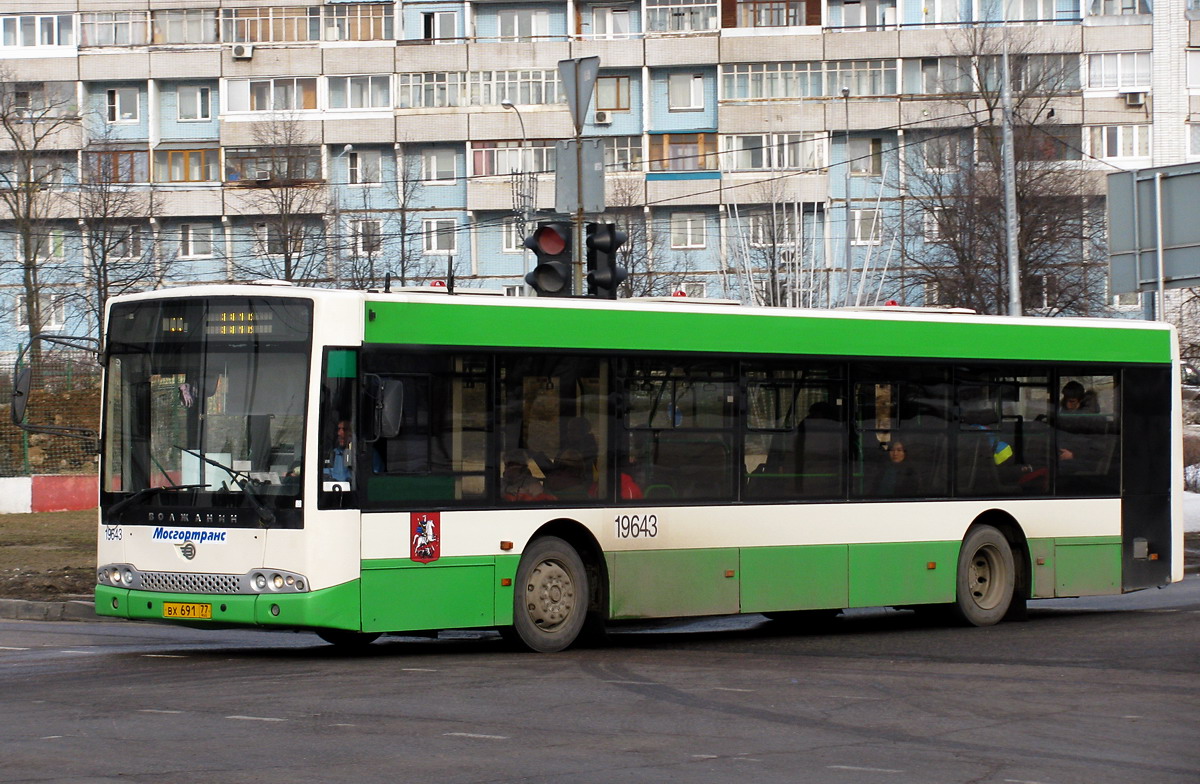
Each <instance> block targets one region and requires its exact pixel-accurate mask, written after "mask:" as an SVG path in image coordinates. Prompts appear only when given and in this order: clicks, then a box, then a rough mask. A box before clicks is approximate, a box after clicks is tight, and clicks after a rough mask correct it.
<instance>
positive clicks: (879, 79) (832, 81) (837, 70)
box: [825, 60, 896, 98]
mask: <svg viewBox="0 0 1200 784" xmlns="http://www.w3.org/2000/svg"><path fill="white" fill-rule="evenodd" d="M825 72H826V74H827V77H826V82H825V85H826V89H827V90H829V92H830V94H831V95H841V91H842V88H843V87H848V88H850V95H851V96H853V97H855V98H861V97H863V96H873V95H895V94H896V61H895V60H834V61H831V62H828V63H826V64H825Z"/></svg>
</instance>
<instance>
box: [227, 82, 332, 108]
mask: <svg viewBox="0 0 1200 784" xmlns="http://www.w3.org/2000/svg"><path fill="white" fill-rule="evenodd" d="M227 92H228V93H229V97H228V99H227V100H228V107H229V111H231V112H278V111H300V110H304V109H316V108H317V80H316V78H315V77H307V76H306V77H299V78H290V77H289V78H286V79H236V80H233V81H230V82H229V84H228V89H227Z"/></svg>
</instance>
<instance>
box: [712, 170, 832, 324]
mask: <svg viewBox="0 0 1200 784" xmlns="http://www.w3.org/2000/svg"><path fill="white" fill-rule="evenodd" d="M751 198H752V203H751V204H750V205H749V206H735V207H732V208H731V210H730V213H731V217H730V221H729V226H730V230H729V243H730V249H729V254H730V258H731V259H736V261H735V262H733V266H734V267H735V268H736V269H737V270H738V273H739V275H740V276H742V277H744V278H745V285H746V286H748V287H749V288H750V290H751V291H752V292H753V293H752V299H753V300H754V302H755V304H761V305H768V306H773V307H797V306H800V305H803V304H806V302H807V303H809V304H811V299H812V288H813V286H814V285H815V283H816V282H815V280H814V277H815V276H814V275H812V274H811V273H810V272H808V271H806V270H805V267H804V265H805V260H806V259H808V258H810V257H811V255H812V253H813V250H814V248H813V245H814V237H812V236H810V235H811V234H812V231H811V230H810V231H807V232H806V231H805V229H806V225H805V217H806V215H807V213H806V212H805V210H804V207H803V205H802V204H800V203H798V202H796V201H794V200H791V199H789V198H788V196H787V182H786V181H785V179H783V178H780V177H773V178H771V179H768V180H764V181H763V182H761V183H758V184H757V185H755V186H753V188H752V194H751Z"/></svg>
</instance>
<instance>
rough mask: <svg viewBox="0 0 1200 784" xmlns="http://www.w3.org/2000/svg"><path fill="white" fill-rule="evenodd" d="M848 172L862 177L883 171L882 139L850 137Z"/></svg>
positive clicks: (875, 174)
mask: <svg viewBox="0 0 1200 784" xmlns="http://www.w3.org/2000/svg"><path fill="white" fill-rule="evenodd" d="M850 173H851V174H854V175H856V176H863V177H869V176H878V175H879V174H882V173H883V139H881V138H879V137H877V136H875V137H869V138H854V137H851V138H850Z"/></svg>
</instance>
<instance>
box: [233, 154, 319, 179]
mask: <svg viewBox="0 0 1200 784" xmlns="http://www.w3.org/2000/svg"><path fill="white" fill-rule="evenodd" d="M225 179H226V180H227V181H228V182H237V181H239V180H251V181H255V180H257V181H260V182H261V181H270V180H309V181H319V180H320V179H321V148H320V147H317V146H294V147H292V146H288V147H226V148H225Z"/></svg>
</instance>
